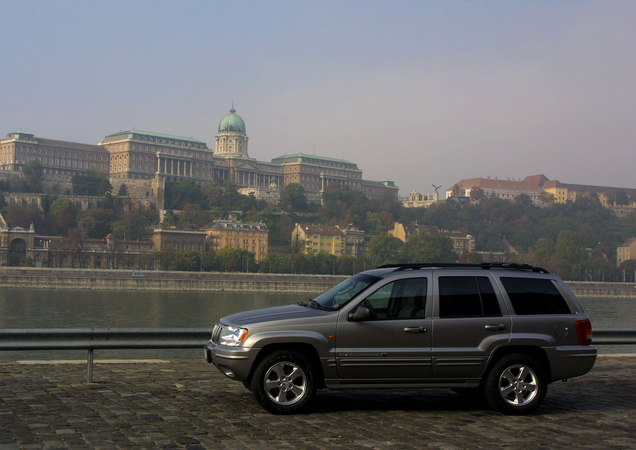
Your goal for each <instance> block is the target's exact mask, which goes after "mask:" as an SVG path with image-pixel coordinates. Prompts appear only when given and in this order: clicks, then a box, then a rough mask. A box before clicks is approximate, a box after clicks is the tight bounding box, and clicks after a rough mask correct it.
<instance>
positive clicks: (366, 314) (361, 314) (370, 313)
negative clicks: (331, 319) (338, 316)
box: [347, 304, 378, 322]
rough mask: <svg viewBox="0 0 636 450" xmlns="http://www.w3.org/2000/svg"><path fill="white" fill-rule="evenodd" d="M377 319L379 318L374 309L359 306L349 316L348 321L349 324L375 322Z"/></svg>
mask: <svg viewBox="0 0 636 450" xmlns="http://www.w3.org/2000/svg"><path fill="white" fill-rule="evenodd" d="M377 318H378V316H377V314H376V313H375V311H374V310H373V308H371V307H370V306H367V305H363V304H360V305H358V307H357V308H356V309H354V310H353V311H351V312H350V313H349V314H348V315H347V320H348V321H349V322H360V321H363V320H373V319H377Z"/></svg>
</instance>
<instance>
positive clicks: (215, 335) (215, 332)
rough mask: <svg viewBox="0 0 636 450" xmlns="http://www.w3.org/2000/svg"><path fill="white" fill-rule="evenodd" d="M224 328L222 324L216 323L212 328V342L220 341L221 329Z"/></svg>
mask: <svg viewBox="0 0 636 450" xmlns="http://www.w3.org/2000/svg"><path fill="white" fill-rule="evenodd" d="M222 330H223V327H222V326H221V325H220V324H218V323H217V324H216V325H214V330H212V342H214V343H215V344H218V343H219V336H221V331H222Z"/></svg>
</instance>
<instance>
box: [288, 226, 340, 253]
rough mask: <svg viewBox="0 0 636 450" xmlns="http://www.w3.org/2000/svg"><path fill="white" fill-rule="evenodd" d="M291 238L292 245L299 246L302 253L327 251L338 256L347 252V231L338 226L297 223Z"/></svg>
mask: <svg viewBox="0 0 636 450" xmlns="http://www.w3.org/2000/svg"><path fill="white" fill-rule="evenodd" d="M291 239H292V245H295V246H297V248H298V251H299V252H300V253H306V254H311V253H319V252H326V253H330V254H332V255H336V256H342V255H344V254H346V239H345V233H344V231H342V230H341V229H340V228H338V227H331V226H319V225H302V224H299V223H297V224H296V226H295V227H294V230H293V231H292V234H291Z"/></svg>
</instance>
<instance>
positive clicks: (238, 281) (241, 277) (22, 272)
mask: <svg viewBox="0 0 636 450" xmlns="http://www.w3.org/2000/svg"><path fill="white" fill-rule="evenodd" d="M346 278H347V276H332V275H300V274H293V275H292V274H265V273H241V272H171V271H154V270H145V271H136V272H135V271H131V270H108V269H53V268H35V267H0V287H11V288H50V289H104V290H109V289H110V290H113V289H114V290H117V289H127V290H131V289H133V290H134V289H145V290H170V291H182V290H197V291H198V290H201V291H236V292H250V291H251V292H308V293H309V292H313V293H315V292H324V291H326V290H327V289H329V288H331V287H333V286H335V285H336V284H338V283H339V282H341V281H342V280H345V279H346ZM567 284H568V286H569V287H570V289H572V290H573V291H574V293H575V294H576V295H577V296H579V297H628V298H635V299H636V284H635V283H600V282H589V281H588V282H584V281H570V282H568V283H567Z"/></svg>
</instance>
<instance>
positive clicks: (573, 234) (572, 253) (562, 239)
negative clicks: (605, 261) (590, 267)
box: [555, 230, 588, 265]
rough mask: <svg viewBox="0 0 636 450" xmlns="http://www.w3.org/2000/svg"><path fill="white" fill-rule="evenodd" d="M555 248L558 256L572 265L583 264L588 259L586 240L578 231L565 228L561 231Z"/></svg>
mask: <svg viewBox="0 0 636 450" xmlns="http://www.w3.org/2000/svg"><path fill="white" fill-rule="evenodd" d="M555 250H556V256H558V257H559V258H561V259H563V260H564V261H566V262H568V263H569V264H572V265H578V264H583V263H584V262H585V261H587V259H588V256H587V252H586V251H585V241H584V240H583V236H582V235H581V233H579V232H577V231H570V230H563V231H562V232H561V233H559V237H558V238H557V243H556V248H555Z"/></svg>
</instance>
